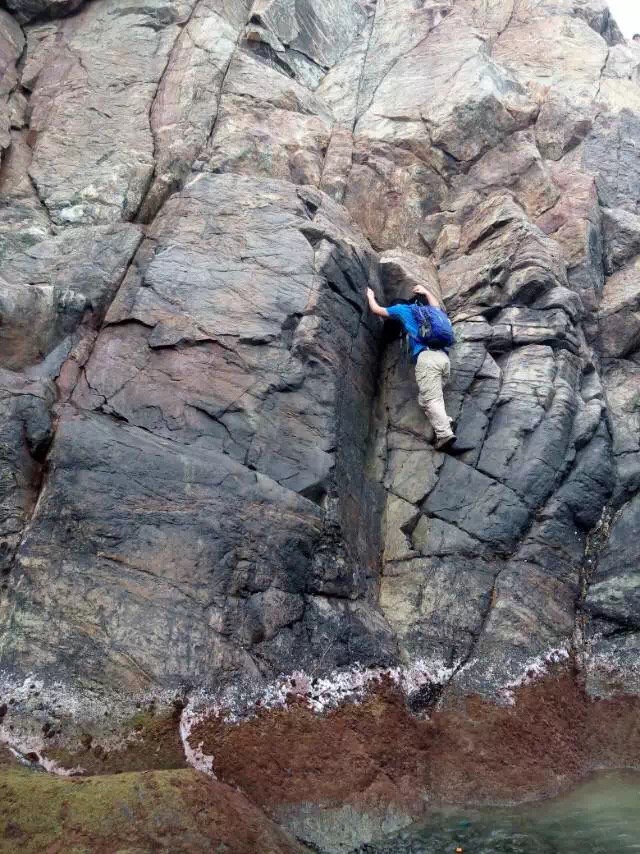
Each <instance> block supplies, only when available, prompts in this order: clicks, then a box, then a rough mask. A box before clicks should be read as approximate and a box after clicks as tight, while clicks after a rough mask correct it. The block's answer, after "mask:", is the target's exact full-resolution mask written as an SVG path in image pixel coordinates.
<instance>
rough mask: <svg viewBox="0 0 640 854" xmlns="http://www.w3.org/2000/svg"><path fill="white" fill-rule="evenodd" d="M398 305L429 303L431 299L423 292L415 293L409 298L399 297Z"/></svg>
mask: <svg viewBox="0 0 640 854" xmlns="http://www.w3.org/2000/svg"><path fill="white" fill-rule="evenodd" d="M396 305H429V300H428V299H427V298H426V297H425V296H423V295H422V294H413V296H411V297H409V299H398V300H396Z"/></svg>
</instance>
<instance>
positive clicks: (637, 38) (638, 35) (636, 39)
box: [633, 33, 640, 44]
mask: <svg viewBox="0 0 640 854" xmlns="http://www.w3.org/2000/svg"><path fill="white" fill-rule="evenodd" d="M633 40H634V42H636V44H640V33H635V34H634V36H633Z"/></svg>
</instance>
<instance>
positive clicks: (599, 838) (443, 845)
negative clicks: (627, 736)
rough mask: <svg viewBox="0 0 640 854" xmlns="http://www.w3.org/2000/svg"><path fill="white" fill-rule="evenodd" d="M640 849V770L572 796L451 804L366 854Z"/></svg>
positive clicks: (615, 853)
mask: <svg viewBox="0 0 640 854" xmlns="http://www.w3.org/2000/svg"><path fill="white" fill-rule="evenodd" d="M456 849H462V852H463V854H494V852H495V854H626V852H640V773H639V772H634V771H623V772H603V773H599V774H597V775H595V776H593V777H592V778H590V779H589V780H588V781H587V782H585V783H582V784H581V785H579V786H577V787H576V788H575V789H574V790H573V791H571V792H570V793H569V794H566V795H562V796H560V797H557V798H553V799H551V800H546V801H537V802H535V803H529V804H524V805H521V806H517V807H508V808H507V807H484V808H477V809H476V808H467V809H463V808H460V807H457V808H448V809H442V810H439V811H438V812H436V813H434V814H433V815H432V816H431V817H430V818H429V820H428V821H427V822H425V823H423V824H421V825H420V826H415V827H411V828H408V829H406V830H404V831H401V832H399V833H397V834H394V835H393V836H390V837H388V838H387V839H385V840H384V841H382V842H378V843H376V844H371V845H365V846H363V847H362V848H360V849H359V851H360V852H362V854H365V852H366V854H455V851H456Z"/></svg>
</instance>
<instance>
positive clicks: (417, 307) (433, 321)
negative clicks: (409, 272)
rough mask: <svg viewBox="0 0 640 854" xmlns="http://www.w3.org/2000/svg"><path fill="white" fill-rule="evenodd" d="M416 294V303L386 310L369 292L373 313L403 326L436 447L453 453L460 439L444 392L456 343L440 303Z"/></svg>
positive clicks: (427, 293)
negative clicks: (448, 410)
mask: <svg viewBox="0 0 640 854" xmlns="http://www.w3.org/2000/svg"><path fill="white" fill-rule="evenodd" d="M413 294H414V300H413V301H412V302H408V303H406V304H405V303H401V302H398V303H394V305H390V306H389V307H388V308H384V306H381V305H379V304H378V301H377V300H376V296H375V294H374V292H373V291H372V289H371V288H367V299H368V301H369V308H370V309H371V311H372V312H373V313H374V314H375V315H377V316H378V317H384V318H393V319H394V320H399V321H400V323H401V324H402V327H403V329H404V331H405V334H406V336H407V343H408V345H409V351H410V353H411V358H412V361H413V363H414V364H415V366H416V381H417V383H418V390H419V394H418V403H419V404H420V406H421V407H422V409H424V411H425V414H426V416H427V418H428V419H429V422H430V423H431V426H432V427H433V432H434V433H435V442H434V447H435V448H436V449H437V450H449V449H450V448H451V447H452V446H453V443H454V442H455V439H456V436H455V433H454V432H453V429H452V421H453V419H452V418H449V416H448V415H447V411H446V409H445V405H444V395H443V393H442V389H443V387H444V386H445V385H446V384H447V382H448V381H449V375H450V373H451V365H450V362H449V356H448V355H447V348H448V347H450V346H451V345H452V344H453V341H454V338H453V329H452V327H451V321H450V320H449V318H448V316H447V314H446V312H445V311H444V309H443V308H442V306H441V304H440V302H439V300H438V299H436V297H435V296H434V295H433V294H432V293H431V292H430V291H429V290H428V289H427V288H425V287H424V286H423V285H416V286H415V287H414V288H413ZM425 323H426V326H425Z"/></svg>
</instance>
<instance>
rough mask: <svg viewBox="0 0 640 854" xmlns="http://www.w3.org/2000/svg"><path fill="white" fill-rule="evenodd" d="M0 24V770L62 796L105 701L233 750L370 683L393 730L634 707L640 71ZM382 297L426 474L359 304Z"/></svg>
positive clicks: (362, 17)
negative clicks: (392, 695)
mask: <svg viewBox="0 0 640 854" xmlns="http://www.w3.org/2000/svg"><path fill="white" fill-rule="evenodd" d="M7 9H8V11H2V12H1V13H0V59H1V60H2V62H1V63H0V65H1V67H2V69H3V72H2V77H1V79H0V149H1V150H2V161H1V171H0V192H1V193H2V200H1V203H0V260H1V262H2V264H1V269H0V316H1V320H2V322H1V324H0V357H1V359H2V367H3V371H2V372H1V376H0V421H1V423H2V441H1V443H0V460H1V468H0V509H1V513H2V516H1V518H0V564H1V567H2V571H3V578H2V581H3V585H2V597H1V601H0V667H1V669H2V673H3V676H2V696H1V697H0V701H1V703H2V704H5V705H6V707H7V708H6V711H5V712H4V713H3V715H2V721H1V722H0V733H1V734H2V738H3V740H4V741H5V742H7V743H9V744H11V745H13V746H14V748H15V749H16V750H18V752H21V753H25V752H29V753H34V755H36V757H40V758H42V757H45V756H46V753H47V751H46V750H45V747H46V748H47V750H48V751H49V753H51V755H53V753H52V751H54V750H55V751H65V750H67V753H66V754H64V755H65V757H66V758H65V762H64V763H63V764H66V765H68V766H73V765H74V757H75V756H76V755H77V754H78V753H82V751H83V748H82V745H83V743H84V742H86V741H87V738H88V737H89V736H90V738H91V739H92V740H94V741H93V742H92V743H95V744H99V745H101V744H102V743H103V742H104V743H105V744H106V743H107V741H108V740H109V739H110V738H111V737H112V736H113V732H114V728H116V729H117V726H118V725H119V724H118V721H120V720H122V721H124V720H129V718H130V717H131V716H130V714H129V712H127V714H126V715H125V714H124V712H123V714H122V715H121V716H120V717H119V716H118V715H115V716H113V715H112V712H114V710H116V709H117V708H118V707H119V706H121V707H123V708H124V706H127V708H128V707H129V705H131V703H133V704H134V705H135V702H137V701H139V700H140V698H144V701H145V702H149V701H151V700H153V699H154V698H156V699H157V701H158V704H159V707H161V706H163V704H164V705H165V706H167V708H169V709H170V708H171V704H172V703H173V702H175V701H176V698H178V699H179V701H180V702H181V703H182V704H183V705H184V704H187V705H186V706H185V708H187V709H188V710H189V709H190V710H192V711H193V709H195V708H196V707H197V708H198V714H202V715H204V717H203V720H204V719H205V718H206V717H207V714H209V715H213V718H215V719H216V720H217V718H216V715H218V714H219V713H220V714H221V713H222V710H224V709H227V710H228V711H229V710H232V711H229V714H232V715H236V716H242V715H243V714H247V713H248V710H249V709H250V708H251V705H252V703H253V702H254V701H255V700H256V699H257V698H259V697H263V698H264V697H265V696H266V697H270V696H271V697H272V698H273V696H275V695H274V693H273V692H274V691H275V693H276V694H277V696H278V698H279V699H278V702H282V703H284V702H286V693H287V691H290V688H287V689H286V690H285V689H282V690H283V691H284V693H283V694H282V695H280V694H278V691H280V688H278V689H277V691H276V689H274V685H281V682H279V681H278V680H280V679H282V678H285V677H286V675H287V674H289V675H291V674H296V673H297V674H298V676H296V677H295V678H296V679H297V680H298V688H299V685H300V684H301V682H302V683H304V684H309V685H311V686H312V687H311V689H310V690H309V691H303V692H302V694H300V696H301V697H303V698H304V699H299V702H300V703H303V702H306V703H309V704H310V705H311V708H312V709H314V710H315V713H320V712H322V710H323V709H325V708H327V707H328V705H327V704H329V705H330V702H329V701H330V700H331V701H332V698H333V700H335V698H336V697H337V698H339V699H340V700H341V701H342V700H347V699H348V698H349V697H352V698H353V697H356V698H359V699H360V700H362V698H363V696H364V695H365V694H366V692H367V690H369V688H370V687H371V685H370V684H369V681H370V680H369V676H368V675H366V674H375V673H380V672H381V670H384V671H385V672H393V673H394V674H395V677H394V678H396V683H397V684H401V685H402V686H403V690H404V692H405V694H406V695H407V697H408V700H407V703H408V709H409V710H410V711H409V712H407V714H408V715H409V714H410V716H411V715H414V716H420V715H424V714H426V713H428V712H429V710H430V709H432V708H433V707H434V705H435V704H437V705H438V708H439V709H440V710H441V711H442V712H443V713H445V712H446V711H447V710H449V711H451V710H453V711H455V710H456V709H457V708H458V704H459V703H462V702H465V698H468V697H469V696H479V697H481V698H482V702H483V703H485V702H486V703H488V704H491V703H498V704H500V703H502V702H504V700H505V697H508V696H510V692H512V691H514V690H515V689H516V688H517V687H518V686H519V685H521V684H523V682H528V681H530V680H531V679H533V678H534V677H537V676H540V675H542V674H544V673H545V672H546V671H547V670H548V669H549V667H556V666H559V665H560V664H562V663H564V666H566V667H568V668H569V672H571V673H572V674H573V677H572V678H573V681H574V682H575V684H576V685H580V686H582V685H583V684H584V686H585V690H586V691H587V693H588V694H590V695H591V696H593V697H594V698H600V699H601V700H602V702H605V701H611V702H614V701H616V700H615V698H619V697H621V696H627V698H631V697H632V696H634V695H636V694H637V693H638V691H639V690H640V688H639V686H640V675H639V670H638V653H639V652H640V648H639V645H640V641H639V637H640V634H639V631H640V622H639V621H640V611H639V607H640V606H639V599H638V561H637V540H638V535H639V533H640V531H639V530H638V525H639V520H640V504H639V503H638V490H639V489H640V408H639V407H640V404H639V399H638V388H639V384H640V356H639V347H640V260H639V259H640V225H639V223H640V219H639V213H640V212H639V211H638V209H637V208H638V197H639V195H640V194H639V192H638V187H640V153H639V152H638V148H637V144H636V140H637V136H638V134H637V130H638V126H639V123H640V89H639V83H640V71H639V69H640V50H639V49H638V48H637V46H636V45H627V44H625V43H624V40H623V39H622V37H621V35H620V33H619V31H618V29H617V27H616V25H615V22H614V21H613V20H612V18H611V16H610V15H609V12H608V9H607V7H606V5H605V4H604V3H603V2H600V0H589V2H586V0H584V1H583V0H580V2H568V0H544V2H543V3H539V2H528V0H521V2H520V0H518V2H513V3H512V2H507V3H503V4H493V5H491V6H489V5H487V4H486V3H480V2H476V0H438V2H435V0H426V2H422V3H415V2H413V0H411V2H409V0H393V2H384V3H383V2H381V0H379V2H378V3H377V4H376V3H373V2H371V3H369V2H360V0H326V2H325V0H323V2H318V3H316V2H314V3H308V2H306V0H305V2H297V3H295V4H291V3H288V2H280V0H259V2H255V3H253V4H251V3H250V2H248V0H184V2H182V0H172V2H169V3H157V2H151V3H147V4H146V5H144V6H142V5H136V4H135V3H134V4H133V5H132V4H131V3H129V2H127V3H125V2H124V0H122V2H121V0H96V2H93V3H91V4H84V5H83V4H75V3H73V2H71V3H69V2H66V0H65V2H41V0H29V2H22V0H15V2H13V0H12V2H9V3H7ZM416 283H426V284H428V285H429V286H430V287H431V288H432V289H433V290H434V291H435V292H437V293H440V294H441V295H442V298H443V299H444V301H445V304H446V306H447V309H448V310H449V312H450V314H451V316H452V319H453V320H454V323H455V328H456V334H457V343H456V346H455V348H454V349H453V350H452V353H451V359H452V368H453V370H452V379H451V383H450V385H449V387H448V389H447V392H446V401H447V408H448V411H449V412H450V414H451V415H452V416H453V417H454V418H455V419H456V422H457V428H456V429H457V435H458V442H457V447H456V453H455V456H445V455H443V454H441V453H437V452H434V451H433V449H432V447H431V444H430V440H431V435H430V428H429V427H428V425H427V422H426V420H425V417H424V415H423V413H422V412H421V410H420V409H419V407H418V405H417V401H416V387H415V381H414V379H413V370H412V366H411V365H410V364H409V363H407V361H406V360H405V358H404V357H403V355H402V354H401V351H400V346H399V343H398V336H397V330H396V329H395V328H394V327H393V326H392V325H391V324H389V325H387V326H386V327H385V328H384V329H383V328H382V325H381V324H380V322H379V321H378V320H377V319H376V318H374V317H372V316H371V315H370V314H369V313H368V311H367V310H366V299H365V290H366V287H367V286H371V287H373V288H374V289H375V290H376V291H377V293H378V294H379V296H380V298H381V299H384V300H386V301H391V300H393V299H397V298H400V297H406V296H408V295H409V293H408V292H409V291H410V289H411V287H412V286H413V285H415V284H416ZM363 674H365V675H363ZM283 675H284V676H283ZM287 678H288V677H287ZM32 679H33V680H34V682H33V684H37V685H38V686H39V687H38V689H37V690H36V689H33V691H32V690H31V689H30V688H29V687H28V686H29V685H30V684H31V681H30V680H32ZM314 680H315V681H316V682H317V680H325V682H324V683H323V685H324V689H323V690H324V691H325V694H326V696H325V698H324V699H322V700H320V699H318V698H315V697H314V694H313V690H315V689H314V688H313V685H314ZM569 681H571V680H569ZM282 684H284V683H282ZM332 686H333V687H332ZM367 686H368V687H367ZM574 687H575V685H574ZM298 688H296V691H295V692H294V693H296V694H298V693H299V692H298ZM576 690H577V689H576ZM580 690H582V687H581V688H580ZM36 693H37V695H38V696H37V698H36V697H35V694H36ZM134 697H135V698H136V699H135V700H134V699H132V698H134ZM196 701H197V702H196ZM261 702H262V701H261ZM265 702H266V701H265ZM550 702H558V703H560V702H561V700H560V695H559V694H558V693H557V692H556V693H554V694H553V700H550ZM585 702H586V701H585ZM101 704H103V705H104V707H105V708H106V709H108V710H109V712H108V714H107V715H106V716H105V715H103V716H102V718H100V715H98V714H97V713H96V712H95V710H96V708H98V707H100V706H101ZM314 704H316V705H314ZM323 704H324V705H323ZM488 707H489V706H488ZM207 708H210V709H211V708H213V709H214V712H211V711H210V712H206V709H207ZM357 708H358V706H357V705H354V709H355V710H356V711H354V712H353V714H354V715H357V714H358V712H357ZM483 708H484V707H483ZM492 708H493V707H492ZM87 709H92V710H93V711H91V712H89V711H87ZM185 714H186V713H185ZM189 714H191V711H190V712H189ZM194 714H195V712H194ZM496 714H497V712H496ZM105 717H106V718H108V720H105V719H104V718H105ZM416 719H417V718H416ZM189 720H190V721H191V724H192V723H193V721H192V720H191V718H189ZM317 720H318V719H317V718H316V717H314V715H313V714H311V713H309V718H308V721H307V723H306V724H305V727H307V729H306V730H305V732H307V731H308V732H311V731H312V729H313V727H314V726H315V725H316V724H315V723H314V721H317ZM589 721H590V723H589V726H590V727H591V729H592V731H593V732H595V731H596V730H597V728H598V726H600V718H598V717H597V716H595V717H594V716H591V717H589ZM191 724H190V726H191ZM45 725H46V726H47V727H48V729H47V730H46V732H43V726H45ZM123 725H124V724H123ZM272 725H273V726H274V727H275V726H279V724H277V723H273V724H269V726H272ZM176 726H177V724H176ZM181 726H182V724H181ZM318 726H320V724H318ZM265 731H266V730H265ZM51 733H53V734H51ZM359 737H360V736H359ZM372 737H373V736H372ZM375 737H377V736H375ZM586 737H587V736H586V735H585V738H586ZM83 739H84V742H83ZM184 744H185V749H186V750H187V755H188V757H189V761H191V762H192V763H194V764H197V763H198V762H200V761H203V762H204V760H203V759H202V757H200V758H198V757H199V754H198V750H199V749H200V748H198V746H197V743H195V742H194V743H193V744H191V742H190V741H189V739H188V738H187V737H185V740H184ZM189 745H190V746H189ZM451 749H452V751H454V752H455V751H456V750H457V751H458V752H459V754H460V755H462V753H464V751H462V753H460V751H461V748H460V746H459V745H458V746H457V747H455V746H454V747H452V748H451ZM389 750H390V751H391V752H393V749H392V747H391V746H390V747H389ZM514 750H515V748H514ZM194 751H195V752H194ZM84 752H85V753H86V749H85V750H84ZM212 752H213V755H214V757H215V756H219V755H220V752H219V750H218V748H216V750H213V751H212ZM365 752H366V751H365ZM57 755H58V758H60V756H61V755H63V754H62V753H58V754H57ZM585 756H586V754H585ZM583 758H584V757H583ZM239 761H242V756H240V760H239ZM368 761H369V760H367V762H368ZM429 761H430V760H429ZM461 761H462V760H461ZM465 761H466V760H465ZM521 761H522V763H523V764H525V765H526V763H527V762H528V760H527V757H526V756H524V754H523V755H522V756H521ZM612 761H613V760H612ZM584 762H587V759H586V758H584ZM329 764H330V763H329ZM365 764H366V763H365ZM382 764H384V763H382ZM578 764H579V763H578ZM205 765H206V762H205ZM294 766H295V763H294V764H293V765H292V767H291V773H292V774H293V775H294V776H295V774H296V768H295V767H294ZM463 766H464V762H463ZM154 767H155V766H154ZM331 767H333V766H331ZM428 767H430V766H429V762H428V761H426V760H425V765H424V768H422V766H421V770H420V773H418V772H415V769H414V771H412V772H411V774H409V775H408V778H407V779H409V778H411V786H413V788H414V791H415V790H416V787H417V789H419V788H420V785H421V783H420V780H421V779H424V775H427V776H428V773H430V772H428ZM464 767H466V766H464ZM572 767H573V766H572ZM92 769H93V765H92V766H91V769H89V770H92ZM576 769H577V765H576V766H575V768H574V770H575V771H576V773H577V770H576ZM103 770H108V769H107V768H106V767H105V768H104V769H103ZM205 770H209V771H210V770H211V768H210V767H208V766H207V768H206V769H205ZM213 770H214V771H216V767H215V761H214V768H213ZM334 771H335V773H334V774H333V775H329V776H333V778H335V777H337V776H339V769H334ZM414 772H415V773H414ZM376 773H377V772H376ZM403 773H404V772H403ZM407 773H408V772H407ZM558 773H559V772H558ZM572 773H573V772H572ZM478 774H479V776H480V777H481V776H482V773H481V770H480V771H479V772H478ZM421 775H422V776H421ZM365 776H366V775H365ZM229 779H231V778H229ZM327 779H329V778H327ZM363 779H364V778H363ZM316 782H317V780H316ZM240 784H241V785H244V782H242V781H240ZM318 785H320V783H318ZM326 785H328V783H327V784H326ZM408 785H409V784H408V783H407V786H408ZM315 786H316V783H314V782H311V783H309V785H308V787H307V788H308V794H305V797H306V798H307V799H308V800H309V802H316V801H318V800H319V799H320V794H319V793H320V790H321V788H322V786H325V783H324V782H323V783H322V786H320V788H318V789H317V790H316V788H314V787H315ZM363 786H364V783H363ZM403 786H404V784H402V785H401V786H400V789H402V791H405V788H406V787H404V788H403ZM425 786H426V787H427V788H428V786H427V784H426V783H425ZM536 786H538V783H537V782H536V781H535V780H533V781H532V782H531V789H532V790H533V789H536ZM538 788H539V786H538ZM322 791H323V792H324V794H323V796H322V797H325V798H326V799H329V800H330V799H331V798H333V801H334V806H335V809H336V810H340V809H343V808H344V809H346V810H347V811H349V810H350V811H351V812H349V815H350V816H351V819H349V820H351V821H353V822H355V825H354V826H358V821H359V819H356V818H355V816H356V815H361V814H362V810H361V809H360V807H357V806H354V805H353V804H351V802H350V801H349V795H348V792H346V791H345V792H342V791H340V792H338V789H335V790H334V791H333V795H332V794H331V787H330V786H329V788H328V789H326V791H325V789H322ZM389 792H390V790H387V789H385V788H384V787H383V788H382V789H381V790H380V793H379V797H378V796H376V797H377V800H376V798H373V797H372V799H371V802H370V803H369V806H368V807H367V809H370V810H371V811H372V812H371V815H373V813H375V810H376V809H380V810H382V813H380V815H382V814H383V813H384V810H385V809H386V807H385V806H384V804H390V803H391V802H392V801H393V797H391V794H389ZM524 794H525V793H524V791H523V795H524ZM460 796H461V797H463V796H464V795H460ZM394 797H395V796H394ZM403 797H404V795H403ZM403 797H402V798H399V800H398V802H397V804H396V806H397V813H394V815H395V818H389V821H395V820H396V819H397V820H398V821H400V820H401V819H400V818H398V816H401V815H402V814H403V810H404V811H409V812H411V813H412V814H413V811H414V805H412V804H409V802H408V801H405V800H403ZM300 798H302V794H300V796H299V798H298V801H297V802H295V803H294V801H295V799H291V800H290V801H289V802H288V805H287V815H286V822H287V823H288V824H289V825H290V826H291V827H295V828H297V831H296V832H298V831H299V832H300V834H301V835H302V836H304V833H305V832H306V831H304V827H311V826H312V825H313V826H317V827H323V828H324V831H322V832H326V833H327V834H329V829H328V828H329V824H330V820H329V819H327V821H324V823H323V822H320V824H318V822H317V821H316V818H313V815H312V813H313V809H314V808H312V807H310V806H309V804H308V803H307V805H306V806H305V807H304V808H303V807H302V806H300V804H301V803H302V801H301V800H300ZM260 799H261V802H262V801H263V800H264V802H265V803H266V802H267V801H269V798H268V797H267V796H266V795H265V796H264V798H263V797H262V795H261V796H260ZM269 803H270V808H271V807H273V808H275V806H274V804H275V800H274V799H272V800H271V801H269ZM296 803H298V806H299V809H298V807H297V806H296ZM345 804H346V806H345ZM349 804H351V805H350V806H349ZM376 805H377V806H376ZM390 809H391V808H390ZM394 809H395V807H394ZM296 810H297V811H296ZM305 810H306V812H305ZM359 810H360V811H359ZM340 815H341V814H340ZM380 815H378V817H377V818H376V819H375V821H377V822H378V828H379V829H382V826H383V824H384V821H385V819H384V818H380ZM283 816H284V813H283ZM334 819H335V821H336V822H338V821H339V820H341V821H346V820H347V819H345V817H344V816H342V819H339V813H338V812H336V813H335V815H334V817H333V819H331V821H333V820H334ZM283 820H285V819H284V818H283ZM373 820H374V819H372V821H373ZM314 822H316V824H315V825H314ZM380 822H382V824H381V823H380ZM363 832H364V831H363ZM314 833H316V841H317V840H318V839H319V836H318V834H320V835H321V831H320V830H318V831H317V832H316V831H314ZM305 838H307V837H305ZM308 838H311V837H308ZM357 841H358V840H356V841H355V842H354V844H356V843H357ZM314 844H315V843H314Z"/></svg>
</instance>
